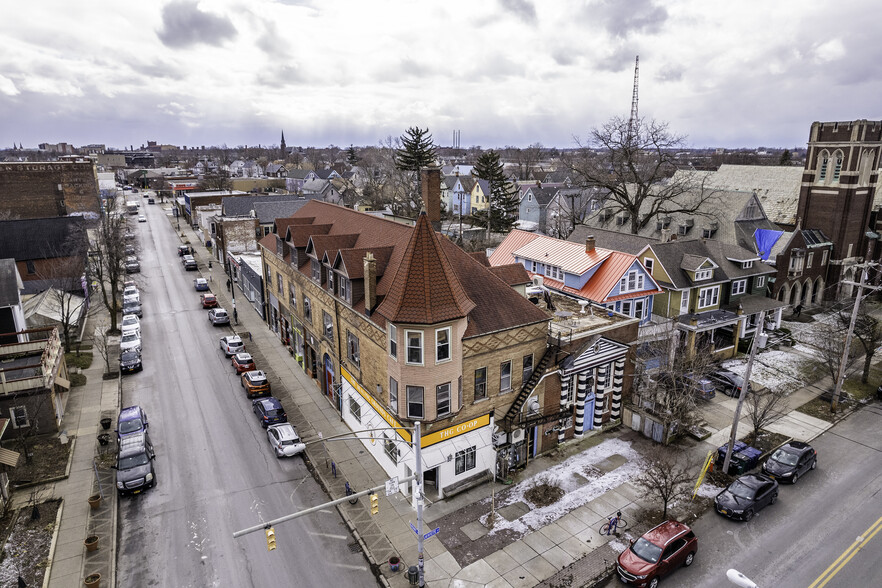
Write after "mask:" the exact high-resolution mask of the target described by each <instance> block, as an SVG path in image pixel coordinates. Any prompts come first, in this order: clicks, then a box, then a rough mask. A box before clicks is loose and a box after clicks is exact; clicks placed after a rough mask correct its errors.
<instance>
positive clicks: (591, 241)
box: [585, 235, 594, 253]
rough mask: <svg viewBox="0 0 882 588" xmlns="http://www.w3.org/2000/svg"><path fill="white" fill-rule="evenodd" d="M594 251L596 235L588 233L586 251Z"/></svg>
mask: <svg viewBox="0 0 882 588" xmlns="http://www.w3.org/2000/svg"><path fill="white" fill-rule="evenodd" d="M592 251H594V235H588V237H587V238H586V239H585V253H591V252H592Z"/></svg>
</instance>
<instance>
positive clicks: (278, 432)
mask: <svg viewBox="0 0 882 588" xmlns="http://www.w3.org/2000/svg"><path fill="white" fill-rule="evenodd" d="M266 437H267V439H269V443H270V446H272V448H273V451H275V452H276V457H293V456H295V455H297V454H299V453H303V452H304V451H305V450H306V445H305V444H304V443H303V441H302V440H301V439H300V435H298V434H297V429H295V428H294V425H292V424H291V423H279V424H278V425H269V426H268V427H267V428H266Z"/></svg>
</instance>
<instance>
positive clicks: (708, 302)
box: [698, 286, 720, 309]
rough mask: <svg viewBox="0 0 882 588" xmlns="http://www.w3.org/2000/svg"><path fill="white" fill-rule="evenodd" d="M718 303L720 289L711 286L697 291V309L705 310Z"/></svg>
mask: <svg viewBox="0 0 882 588" xmlns="http://www.w3.org/2000/svg"><path fill="white" fill-rule="evenodd" d="M719 301H720V287H719V286H711V287H710V288H702V289H701V290H699V291H698V308H700V309H701V308H707V307H709V306H716V304H717V303H718V302H719Z"/></svg>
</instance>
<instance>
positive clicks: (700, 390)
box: [658, 373, 717, 400]
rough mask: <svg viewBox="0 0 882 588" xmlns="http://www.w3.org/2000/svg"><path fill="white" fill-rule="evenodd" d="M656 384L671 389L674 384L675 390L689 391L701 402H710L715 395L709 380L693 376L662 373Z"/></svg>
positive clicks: (713, 387) (712, 384)
mask: <svg viewBox="0 0 882 588" xmlns="http://www.w3.org/2000/svg"><path fill="white" fill-rule="evenodd" d="M675 377H676V382H675ZM658 383H659V385H662V386H668V387H669V388H673V387H674V385H675V383H676V385H677V389H679V390H689V391H690V392H691V393H692V394H694V395H695V396H696V398H701V399H702V400H710V399H711V398H713V397H714V396H716V395H717V394H716V391H715V388H716V386H715V385H714V383H713V382H712V381H711V380H710V379H709V378H706V377H701V376H697V375H695V374H682V375H678V376H673V375H671V374H669V373H663V374H660V375H659V376H658Z"/></svg>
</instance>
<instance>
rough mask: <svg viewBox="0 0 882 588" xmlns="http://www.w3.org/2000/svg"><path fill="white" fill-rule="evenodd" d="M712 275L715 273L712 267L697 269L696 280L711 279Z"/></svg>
mask: <svg viewBox="0 0 882 588" xmlns="http://www.w3.org/2000/svg"><path fill="white" fill-rule="evenodd" d="M712 275H714V270H712V269H702V270H696V272H695V281H696V282H698V281H701V280H709V279H710V278H711V276H712Z"/></svg>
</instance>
